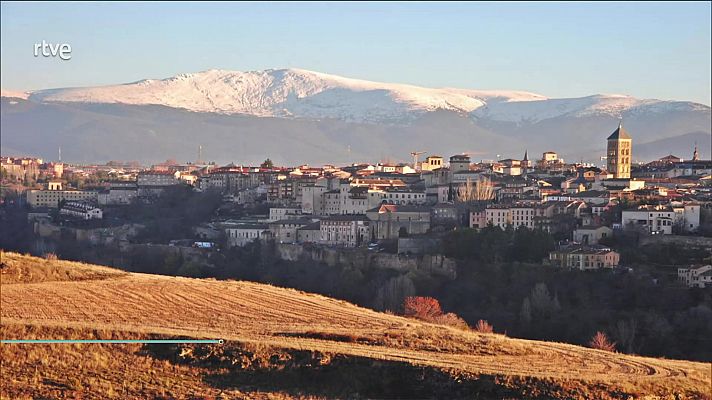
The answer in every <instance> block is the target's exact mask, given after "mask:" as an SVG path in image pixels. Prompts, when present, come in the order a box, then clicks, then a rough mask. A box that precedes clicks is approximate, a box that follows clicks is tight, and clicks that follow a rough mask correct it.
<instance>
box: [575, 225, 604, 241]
mask: <svg viewBox="0 0 712 400" xmlns="http://www.w3.org/2000/svg"><path fill="white" fill-rule="evenodd" d="M612 235H613V229H611V228H609V227H607V226H582V227H580V228H576V230H574V242H576V243H581V244H598V242H599V241H600V240H601V239H603V238H608V237H611V236H612Z"/></svg>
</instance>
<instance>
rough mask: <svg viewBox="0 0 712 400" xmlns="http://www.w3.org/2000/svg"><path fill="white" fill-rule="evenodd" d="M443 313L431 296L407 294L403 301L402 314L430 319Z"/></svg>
mask: <svg viewBox="0 0 712 400" xmlns="http://www.w3.org/2000/svg"><path fill="white" fill-rule="evenodd" d="M442 314H443V311H442V309H441V308H440V303H439V302H438V301H437V300H436V299H434V298H432V297H421V296H409V297H406V298H405V301H404V302H403V315H405V316H408V317H415V318H419V319H423V320H426V321H431V320H433V319H435V318H436V317H439V316H441V315H442Z"/></svg>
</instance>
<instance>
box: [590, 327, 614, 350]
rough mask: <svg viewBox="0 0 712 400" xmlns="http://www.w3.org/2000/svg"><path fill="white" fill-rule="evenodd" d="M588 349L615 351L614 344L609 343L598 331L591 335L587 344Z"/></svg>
mask: <svg viewBox="0 0 712 400" xmlns="http://www.w3.org/2000/svg"><path fill="white" fill-rule="evenodd" d="M588 347H590V348H592V349H598V350H605V351H610V352H614V351H616V344H615V343H613V342H611V341H610V340H609V339H608V336H606V334H605V333H603V332H600V331H599V332H596V334H595V335H593V337H592V338H591V341H590V342H588Z"/></svg>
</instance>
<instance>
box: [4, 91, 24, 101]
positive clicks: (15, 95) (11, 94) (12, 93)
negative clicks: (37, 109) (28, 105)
mask: <svg viewBox="0 0 712 400" xmlns="http://www.w3.org/2000/svg"><path fill="white" fill-rule="evenodd" d="M28 96H29V93H27V92H18V91H15V90H7V89H0V97H12V98H16V99H23V100H27V97H28Z"/></svg>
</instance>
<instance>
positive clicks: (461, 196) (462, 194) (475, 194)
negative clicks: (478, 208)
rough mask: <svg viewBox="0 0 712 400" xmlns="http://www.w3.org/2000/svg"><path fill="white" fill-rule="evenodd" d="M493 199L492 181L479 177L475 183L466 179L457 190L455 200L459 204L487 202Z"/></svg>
mask: <svg viewBox="0 0 712 400" xmlns="http://www.w3.org/2000/svg"><path fill="white" fill-rule="evenodd" d="M493 198H494V190H493V188H492V181H490V179H489V178H487V177H484V176H480V177H479V178H477V181H476V182H473V181H472V179H470V178H467V181H466V182H465V184H464V185H461V186H460V187H458V188H457V192H456V193H455V199H456V200H457V201H458V202H460V203H470V202H474V201H488V200H492V199H493Z"/></svg>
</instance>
